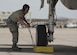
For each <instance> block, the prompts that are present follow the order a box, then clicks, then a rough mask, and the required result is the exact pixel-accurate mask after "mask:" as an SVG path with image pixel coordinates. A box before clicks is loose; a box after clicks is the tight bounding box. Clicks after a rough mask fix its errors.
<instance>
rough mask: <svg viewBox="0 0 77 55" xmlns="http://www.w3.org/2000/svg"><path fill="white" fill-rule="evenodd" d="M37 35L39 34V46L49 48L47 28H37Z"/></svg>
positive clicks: (40, 26) (41, 26)
mask: <svg viewBox="0 0 77 55" xmlns="http://www.w3.org/2000/svg"><path fill="white" fill-rule="evenodd" d="M36 34H37V37H36V38H37V39H36V43H37V46H47V45H48V41H47V33H46V26H45V25H38V26H37V28H36Z"/></svg>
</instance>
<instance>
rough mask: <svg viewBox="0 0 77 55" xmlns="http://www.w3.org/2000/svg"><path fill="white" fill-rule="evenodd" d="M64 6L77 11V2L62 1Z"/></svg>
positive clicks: (70, 0) (76, 0)
mask: <svg viewBox="0 0 77 55" xmlns="http://www.w3.org/2000/svg"><path fill="white" fill-rule="evenodd" d="M61 2H62V3H63V5H64V6H65V7H67V8H68V9H71V10H76V9H77V0H61Z"/></svg>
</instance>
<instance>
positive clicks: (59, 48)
mask: <svg viewBox="0 0 77 55" xmlns="http://www.w3.org/2000/svg"><path fill="white" fill-rule="evenodd" d="M7 46H8V47H7ZM11 46H12V45H10V44H0V52H27V53H35V52H34V51H33V47H34V45H18V46H20V47H21V48H22V47H23V48H22V50H21V51H13V50H12V48H11ZM52 46H54V55H58V54H59V53H69V54H70V55H71V53H74V55H75V54H77V47H72V46H64V45H52ZM45 54H46V53H45ZM47 54H48V53H47Z"/></svg>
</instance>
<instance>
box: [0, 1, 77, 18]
mask: <svg viewBox="0 0 77 55" xmlns="http://www.w3.org/2000/svg"><path fill="white" fill-rule="evenodd" d="M46 1H47V0H45V4H44V8H42V9H41V10H40V5H41V3H40V2H41V1H40V0H0V12H1V11H5V12H8V11H10V12H14V11H16V10H19V9H21V8H22V6H23V5H24V4H28V5H30V11H29V13H30V14H31V18H48V13H49V11H48V10H49V9H48V4H47V3H46ZM56 16H57V18H58V17H65V18H77V10H69V9H67V8H66V7H65V6H64V5H62V3H61V2H60V1H58V3H57V5H56Z"/></svg>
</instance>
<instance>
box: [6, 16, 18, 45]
mask: <svg viewBox="0 0 77 55" xmlns="http://www.w3.org/2000/svg"><path fill="white" fill-rule="evenodd" d="M7 25H8V27H9V30H10V32H11V33H12V36H13V38H12V42H13V44H17V43H18V36H19V33H18V25H17V22H13V21H12V20H11V18H10V17H9V18H8V19H7Z"/></svg>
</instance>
